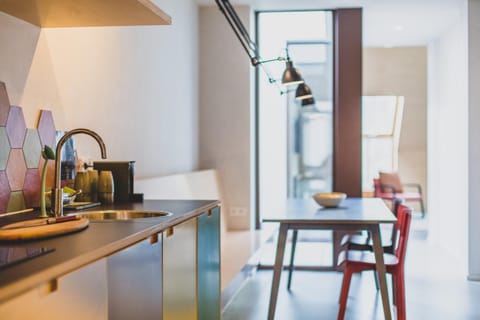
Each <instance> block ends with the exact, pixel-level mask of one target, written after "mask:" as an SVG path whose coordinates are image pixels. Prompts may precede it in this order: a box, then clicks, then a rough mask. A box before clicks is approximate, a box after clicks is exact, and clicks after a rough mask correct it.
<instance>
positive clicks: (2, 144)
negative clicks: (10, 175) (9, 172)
mask: <svg viewBox="0 0 480 320" xmlns="http://www.w3.org/2000/svg"><path fill="white" fill-rule="evenodd" d="M9 154H10V142H8V137H7V129H6V128H5V127H0V170H5V168H6V167H7V161H8V155H9Z"/></svg>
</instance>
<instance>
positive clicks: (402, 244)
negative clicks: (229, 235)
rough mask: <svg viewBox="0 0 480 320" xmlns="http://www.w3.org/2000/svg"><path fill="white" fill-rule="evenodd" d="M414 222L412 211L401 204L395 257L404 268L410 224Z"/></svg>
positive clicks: (398, 214) (398, 215)
mask: <svg viewBox="0 0 480 320" xmlns="http://www.w3.org/2000/svg"><path fill="white" fill-rule="evenodd" d="M411 220H412V209H411V208H409V207H407V206H405V205H403V204H400V205H399V206H398V211H397V226H398V243H397V247H396V249H395V256H396V257H397V259H398V264H399V265H401V266H403V264H404V262H405V254H406V253H407V242H408V236H409V233H410V222H411Z"/></svg>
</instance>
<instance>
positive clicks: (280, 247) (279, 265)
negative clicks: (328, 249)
mask: <svg viewBox="0 0 480 320" xmlns="http://www.w3.org/2000/svg"><path fill="white" fill-rule="evenodd" d="M287 232H288V225H287V224H285V223H280V231H279V233H278V243H277V253H276V256H275V266H274V267H273V280H272V291H271V293H270V304H269V307H268V319H269V320H273V319H274V318H275V307H276V306H277V297H278V288H279V286H280V276H281V274H282V269H283V256H284V254H285V244H286V242H287Z"/></svg>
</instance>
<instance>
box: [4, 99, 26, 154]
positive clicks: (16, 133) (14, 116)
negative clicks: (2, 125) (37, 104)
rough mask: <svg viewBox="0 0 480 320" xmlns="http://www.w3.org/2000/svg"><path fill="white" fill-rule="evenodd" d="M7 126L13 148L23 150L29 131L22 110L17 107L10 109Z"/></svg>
mask: <svg viewBox="0 0 480 320" xmlns="http://www.w3.org/2000/svg"><path fill="white" fill-rule="evenodd" d="M6 126H7V134H8V140H9V141H10V146H11V147H12V148H21V147H22V146H23V140H24V139H25V132H26V130H27V126H26V125H25V118H24V117H23V111H22V108H20V107H17V106H11V107H10V112H9V113H8V119H7V125H6Z"/></svg>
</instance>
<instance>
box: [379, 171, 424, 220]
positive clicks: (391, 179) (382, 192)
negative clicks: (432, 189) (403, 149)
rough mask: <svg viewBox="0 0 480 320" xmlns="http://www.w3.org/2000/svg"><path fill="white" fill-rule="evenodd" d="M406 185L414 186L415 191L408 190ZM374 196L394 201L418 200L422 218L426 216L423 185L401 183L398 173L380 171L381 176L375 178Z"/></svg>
mask: <svg viewBox="0 0 480 320" xmlns="http://www.w3.org/2000/svg"><path fill="white" fill-rule="evenodd" d="M405 187H407V188H414V189H415V190H414V191H411V192H406V191H405ZM373 188H374V196H375V197H376V198H382V199H383V200H389V201H393V200H394V199H400V200H403V201H406V202H409V201H418V202H419V203H420V210H421V212H422V218H423V217H425V206H424V203H423V194H422V187H421V186H420V184H418V183H401V182H400V178H399V176H398V174H397V173H384V172H380V178H378V179H373Z"/></svg>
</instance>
